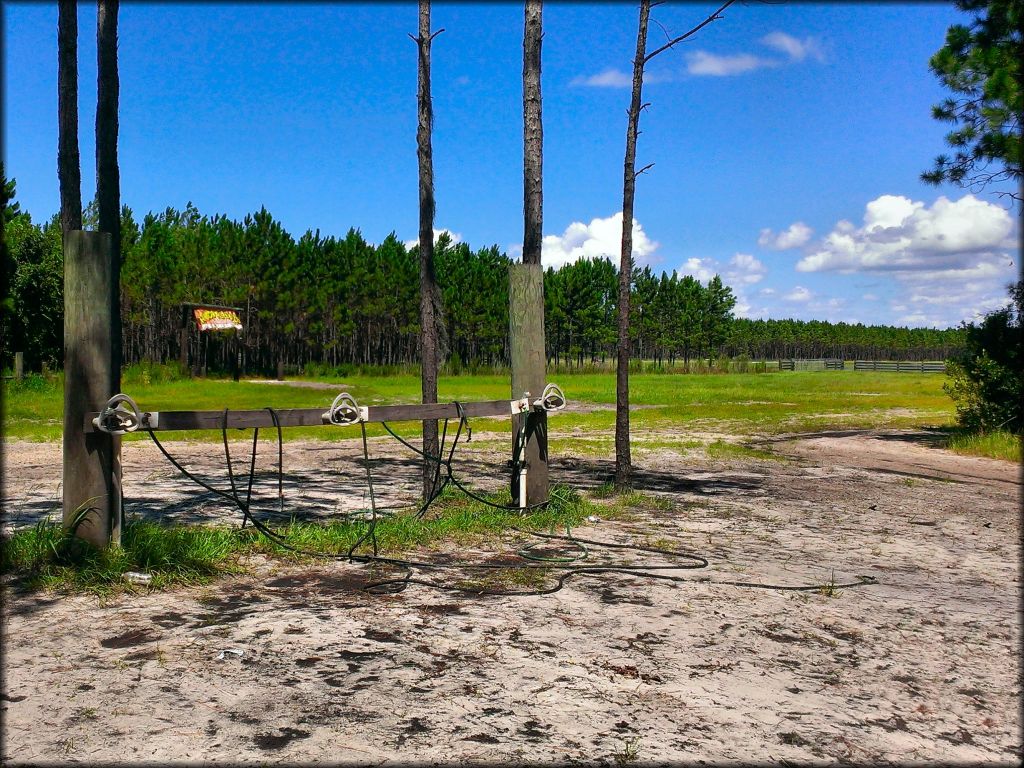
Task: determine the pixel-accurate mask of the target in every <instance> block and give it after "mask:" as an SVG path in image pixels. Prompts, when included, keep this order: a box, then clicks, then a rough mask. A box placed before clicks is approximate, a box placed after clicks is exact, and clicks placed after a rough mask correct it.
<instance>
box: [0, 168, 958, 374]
mask: <svg viewBox="0 0 1024 768" xmlns="http://www.w3.org/2000/svg"><path fill="white" fill-rule="evenodd" d="M6 186H7V187H8V188H9V189H8V190H5V195H4V196H5V198H6V199H7V201H8V202H7V203H5V206H4V224H5V227H4V245H5V252H6V255H5V258H4V271H5V274H4V277H5V284H6V285H7V288H8V290H7V295H6V296H5V298H4V302H3V328H2V331H3V333H2V337H3V349H2V357H3V364H4V365H5V366H9V365H10V364H11V360H12V358H13V353H14V352H15V351H23V352H25V356H26V359H25V362H26V365H27V366H28V367H29V368H34V369H36V370H38V368H39V366H40V365H41V364H42V363H47V364H48V365H50V366H54V367H56V366H59V365H60V361H61V359H62V327H63V326H62V323H63V317H62V313H63V296H62V291H63V284H62V278H63V257H62V253H61V227H60V221H59V218H58V217H56V216H55V217H54V218H53V219H51V220H50V221H49V222H47V223H46V224H34V223H32V221H31V218H30V216H29V215H28V214H27V213H23V212H21V211H20V210H19V209H18V208H17V204H16V203H14V202H13V196H14V186H13V182H6ZM96 215H97V214H96V206H95V204H92V205H90V206H89V207H88V208H87V209H86V211H85V214H84V220H83V222H84V226H85V227H86V228H94V227H95V225H96ZM121 256H122V267H121V272H122V275H121V308H122V323H123V354H124V363H125V364H126V365H130V364H134V363H139V362H142V361H152V362H158V363H167V362H170V361H174V360H177V359H179V357H180V348H179V343H180V342H179V339H180V335H179V328H180V324H181V321H182V309H181V307H182V304H185V303H195V304H219V305H228V306H237V307H240V308H242V309H243V310H244V319H245V322H246V329H245V332H244V349H245V359H246V369H247V370H248V371H250V372H254V373H268V374H269V373H272V372H274V371H275V370H276V369H277V365H278V363H279V362H280V363H284V364H285V365H286V366H287V367H289V368H290V369H293V370H294V369H302V368H305V367H307V366H310V365H311V364H313V365H315V366H319V367H321V368H323V367H328V368H330V367H339V366H345V365H385V366H387V365H401V364H415V363H417V362H418V359H419V352H418V336H419V322H420V321H419V256H418V249H417V248H416V247H415V246H414V247H412V248H407V247H406V246H405V244H404V243H403V242H402V241H401V240H399V239H398V238H397V237H396V236H395V235H394V234H393V233H392V234H391V235H389V236H388V237H386V238H385V239H384V241H383V242H381V243H379V244H376V245H374V244H372V243H369V242H367V241H366V240H365V239H364V238H363V237H362V235H361V234H360V232H359V231H358V230H356V229H350V230H349V232H348V233H347V234H346V235H345V236H344V237H343V238H337V237H334V236H326V237H325V236H322V235H321V234H320V232H319V231H307V232H305V233H304V234H303V235H302V236H301V237H299V238H298V239H297V240H296V239H295V238H294V237H293V236H292V235H290V234H289V233H288V232H287V231H286V230H285V228H284V227H283V226H282V224H281V223H280V222H278V221H276V220H275V219H274V218H273V216H271V214H270V213H269V212H268V211H267V210H266V209H265V208H264V209H261V210H260V211H258V212H256V213H254V214H251V215H248V216H246V217H245V218H244V219H243V220H241V221H236V220H233V219H230V218H228V217H226V216H220V215H216V216H212V217H210V216H205V215H202V214H201V213H200V212H199V210H198V209H197V208H196V207H195V206H194V205H192V204H191V203H189V204H188V205H187V206H186V207H185V209H184V210H180V211H179V210H175V209H173V208H168V209H166V210H165V211H163V212H162V213H159V214H153V213H149V214H147V215H146V216H144V217H143V219H142V221H141V222H139V221H136V219H135V217H134V215H133V213H132V211H131V210H130V209H129V208H128V207H127V206H125V207H123V208H122V217H121ZM434 259H435V268H436V271H437V280H438V284H439V286H440V290H441V293H442V306H443V307H444V317H443V323H444V327H445V329H446V332H447V333H446V335H447V338H448V346H449V350H448V359H447V363H448V367H449V369H455V370H459V369H463V368H466V367H475V366H504V365H507V363H508V356H509V349H508V322H509V321H508V268H509V265H510V264H511V263H512V260H511V259H510V258H509V257H508V256H507V255H506V254H504V253H503V252H502V251H501V250H500V249H499V248H498V246H496V245H492V246H490V247H486V248H480V249H477V250H474V249H472V248H471V247H470V246H469V245H467V244H466V243H461V242H459V243H455V242H452V240H451V239H450V238H449V237H448V236H447V235H442V236H441V237H440V238H439V239H438V242H437V243H436V246H435V254H434ZM618 279H619V272H618V269H617V268H616V266H615V265H614V264H613V263H612V261H611V260H610V259H607V258H602V259H593V260H580V261H577V262H574V263H571V264H566V265H564V266H561V267H560V268H558V269H554V268H551V267H549V268H548V269H547V270H546V274H545V278H544V290H545V317H546V319H545V333H546V342H547V352H548V358H549V361H550V362H552V363H554V364H556V365H568V366H583V365H585V364H590V363H600V362H606V363H607V362H609V361H613V360H614V359H615V348H616V338H617V336H616V333H617V330H616V329H617V306H616V305H617V303H618ZM631 301H632V305H633V308H632V313H631V314H632V329H631V341H632V349H633V356H634V357H635V358H641V359H645V360H653V361H654V362H655V363H656V364H668V365H672V364H675V363H677V362H684V363H685V362H689V361H691V360H700V359H708V358H717V357H720V356H727V357H740V356H746V357H748V358H750V359H755V360H772V359H779V358H793V357H795V358H817V357H839V358H845V359H853V358H861V359H878V360H889V359H903V360H934V359H946V358H947V357H950V356H952V355H954V354H956V353H957V352H958V351H959V350H960V349H961V347H962V345H963V331H962V330H961V329H946V330H936V329H928V328H898V327H891V326H882V325H871V326H865V325H861V324H848V323H829V322H825V321H817V320H812V321H802V320H749V319H745V318H735V317H733V312H732V310H733V308H734V307H735V303H736V299H735V296H734V295H733V293H732V290H731V289H730V288H729V287H728V286H726V285H724V284H723V282H722V280H721V279H720V278H719V277H718V276H715V277H714V278H712V279H711V280H709V281H708V282H707V283H706V284H705V283H701V282H700V281H698V280H696V279H694V278H693V277H691V276H689V275H682V276H680V275H677V274H676V273H671V274H668V273H664V272H663V273H661V274H660V275H659V274H657V273H656V272H654V271H653V270H652V269H651V267H649V266H645V267H643V268H642V269H634V270H633V274H632V291H631ZM206 335H207V336H209V334H206ZM213 338H214V337H211V339H213ZM192 339H193V340H192V344H193V345H197V344H198V334H192ZM211 348H212V349H213V350H214V351H215V354H214V355H213V357H216V356H217V355H219V365H220V367H221V368H222V369H225V370H226V369H228V368H229V367H230V364H229V361H228V355H229V353H230V346H229V345H228V344H226V343H218V342H217V341H216V340H215V339H214V341H213V344H212V347H211ZM192 352H193V357H194V355H195V354H196V353H197V350H196V349H193V351H192ZM210 363H211V366H212V367H214V368H216V367H218V360H217V359H212V358H211V360H210Z"/></svg>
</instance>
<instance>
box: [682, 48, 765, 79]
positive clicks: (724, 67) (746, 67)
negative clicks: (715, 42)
mask: <svg viewBox="0 0 1024 768" xmlns="http://www.w3.org/2000/svg"><path fill="white" fill-rule="evenodd" d="M778 65H779V62H778V61H776V60H775V59H765V58H762V57H761V56H754V55H753V54H750V53H736V54H732V55H731V56H719V55H718V54H715V53H708V52H707V51H694V52H693V53H688V54H686V71H687V72H689V73H690V74H691V75H711V76H712V77H728V76H730V75H741V74H743V73H744V72H752V71H753V70H755V69H762V68H764V67H777V66H778Z"/></svg>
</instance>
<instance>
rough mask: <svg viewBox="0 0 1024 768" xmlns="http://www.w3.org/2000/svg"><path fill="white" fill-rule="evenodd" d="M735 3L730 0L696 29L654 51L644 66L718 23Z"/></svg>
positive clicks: (648, 56) (646, 58) (647, 56)
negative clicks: (712, 23) (727, 9)
mask: <svg viewBox="0 0 1024 768" xmlns="http://www.w3.org/2000/svg"><path fill="white" fill-rule="evenodd" d="M735 2H736V0H729V1H728V2H727V3H725V4H724V5H723V6H722V7H721V8H719V9H718V10H717V11H715V12H714V13H712V14H711V15H710V16H708V17H707V18H706V19H704V21H702V22H701V23H700V24H698V25H697V26H696V27H694V28H693V29H691V30H690V31H689V32H687V33H686V34H683V35H680V36H679V37H676V38H674V39H672V40H669V41H668V42H667V43H665V44H664V45H663V46H661V48H658V49H656V50H654V51H652V52H651V53H649V54H647V55H646V56H645V57H644V64H646V63H647V62H648V61H650V60H651V59H653V58H654V57H655V56H657V55H658V54H659V53H663V52H664V51H667V50H668V49H669V48H673V47H675V46H676V45H678V44H679V43H681V42H683V40H686V39H687V38H688V37H693V35H695V34H697V33H698V32H700V31H701V30H702V29H704V27H706V26H707V25H708V24H710V23H711V22H713V21H718V20H719V19H720V18H722V16H721V14H722V11H724V10H725V9H726V8H728V7H729V6H730V5H732V4H733V3H735Z"/></svg>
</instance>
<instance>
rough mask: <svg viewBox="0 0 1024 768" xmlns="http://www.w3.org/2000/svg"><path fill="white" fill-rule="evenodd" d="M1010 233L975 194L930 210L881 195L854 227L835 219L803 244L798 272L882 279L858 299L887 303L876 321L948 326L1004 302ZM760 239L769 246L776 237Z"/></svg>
mask: <svg viewBox="0 0 1024 768" xmlns="http://www.w3.org/2000/svg"><path fill="white" fill-rule="evenodd" d="M1016 230H1017V224H1016V222H1015V220H1014V218H1013V217H1012V216H1011V214H1010V212H1008V211H1007V210H1005V209H1004V208H1001V207H1000V206H998V205H993V204H991V203H987V202H985V201H983V200H979V199H978V198H976V197H974V196H973V195H965V196H963V197H961V198H960V199H959V200H949V199H947V198H946V197H939V198H938V199H936V200H935V202H934V203H932V204H930V205H929V204H928V203H925V202H921V201H915V200H911V199H910V198H908V197H904V196H900V195H881V196H879V197H877V198H876V199H874V200H872V201H870V202H869V203H867V205H865V207H864V214H863V217H862V223H861V224H860V225H859V226H858V225H856V224H854V223H852V222H850V221H848V220H845V219H844V220H840V221H838V222H837V223H836V225H835V226H834V227H833V229H832V231H831V232H829V233H828V234H827V235H826V236H825V237H824V238H822V239H821V240H820V241H817V242H814V243H809V244H808V245H806V246H805V247H804V251H803V257H802V258H801V259H800V260H799V261H798V262H797V264H796V269H797V271H798V272H834V273H839V274H854V273H861V274H874V275H884V277H885V280H886V281H887V289H886V290H884V291H879V290H875V291H874V292H872V293H867V294H865V295H864V296H863V297H862V301H865V302H878V304H876V305H875V306H879V304H881V305H882V306H885V305H888V319H885V320H883V319H882V318H881V317H879V318H878V320H879V321H882V322H895V323H897V324H900V325H918V326H932V327H939V328H946V327H951V326H955V325H957V324H959V323H960V322H961V321H963V320H974V319H977V318H978V317H980V316H981V315H982V314H984V313H985V312H987V311H991V310H992V309H996V308H998V307H1001V306H1004V305H1005V303H1006V301H1007V299H1006V285H1007V284H1008V283H1010V282H1012V281H1013V280H1014V279H1015V278H1016V267H1015V265H1014V259H1015V256H1014V254H1015V252H1016V249H1017V243H1016V239H1015V238H1016ZM783 234H785V233H783ZM762 235H763V239H764V240H765V241H766V242H768V243H769V244H771V243H774V242H775V239H776V238H777V236H776V235H774V234H772V233H771V232H770V231H767V233H766V231H762ZM873 287H874V286H872V288H873ZM883 295H884V303H883ZM791 296H792V294H791ZM815 305H816V302H809V303H806V304H805V306H807V307H808V308H809V309H813V308H814V306H815ZM822 306H823V308H825V307H824V305H822ZM850 308H851V309H852V308H853V305H852V304H851V305H850Z"/></svg>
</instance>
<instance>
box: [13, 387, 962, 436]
mask: <svg viewBox="0 0 1024 768" xmlns="http://www.w3.org/2000/svg"><path fill="white" fill-rule="evenodd" d="M155 370H156V369H154V371H151V372H150V373H149V374H148V375H147V374H145V372H144V371H143V370H142V369H139V370H133V371H132V375H131V376H128V375H127V372H126V375H125V383H124V386H123V389H124V390H125V391H126V392H127V393H128V394H130V395H131V396H132V397H133V398H134V399H135V400H136V402H138V403H139V406H140V407H141V408H143V409H144V410H150V411H156V410H213V411H219V410H223V409H224V408H230V409H232V410H243V409H261V408H265V407H267V406H270V407H274V408H323V409H324V410H326V409H327V408H328V407H329V406H330V403H331V401H332V400H333V399H334V396H335V395H336V394H337V392H340V391H342V390H346V391H348V392H349V393H351V394H352V395H353V396H354V397H355V398H356V400H357V401H358V402H359V403H360V404H361V405H384V404H393V403H415V402H419V399H420V382H419V377H418V376H417V375H415V374H411V373H405V374H396V375H391V376H384V377H373V376H365V375H353V376H348V377H344V378H341V377H325V378H322V379H319V380H318V381H321V382H325V383H329V384H331V385H334V386H336V389H325V390H319V389H310V388H308V387H299V386H287V385H281V384H275V383H270V382H255V383H254V382H247V381H241V382H233V381H229V380H216V379H205V380H201V381H200V380H190V379H179V378H175V376H174V375H173V373H171V374H165V373H159V374H158V373H156V372H155ZM549 378H551V379H552V380H554V381H559V382H560V383H561V384H562V386H563V389H564V390H565V393H566V396H567V397H568V398H569V401H570V403H582V404H588V405H591V406H597V408H596V409H593V408H592V409H591V410H589V411H587V412H563V413H557V414H553V415H552V416H551V419H550V425H551V426H550V429H551V436H552V438H553V439H557V438H559V437H560V436H561V435H566V434H568V433H569V432H570V430H580V431H582V432H584V433H601V434H603V435H611V433H612V431H613V430H614V424H615V413H614V405H615V375H614V373H611V372H609V373H585V374H575V375H565V376H558V377H556V376H550V377H549ZM944 380H945V377H943V376H940V375H935V374H914V373H884V372H865V371H806V372H802V371H797V372H785V373H772V374H742V373H736V374H728V375H722V374H709V375H700V374H685V375H682V374H668V373H638V374H634V375H633V376H631V377H630V385H631V386H630V402H631V406H632V408H633V410H632V413H631V424H632V430H633V432H634V434H636V435H641V434H642V433H643V431H645V430H658V431H681V430H686V429H690V430H693V431H716V432H726V433H729V434H737V435H742V434H778V433H782V432H809V431H817V430H824V429H840V428H859V427H862V428H882V427H915V426H925V425H928V426H941V425H952V424H953V421H954V416H955V414H954V408H953V402H952V400H950V399H949V397H948V396H947V395H946V394H945V393H944V392H943V391H942V383H943V381H944ZM62 389H63V385H62V378H61V376H59V375H57V376H52V377H50V378H49V379H43V378H42V377H30V379H26V381H25V382H20V383H19V382H5V383H4V403H5V410H6V413H5V415H4V423H3V436H4V437H5V438H7V439H22V440H57V439H59V438H60V434H61V419H62V413H63V402H62V400H63V396H62ZM510 394H511V393H510V387H509V380H508V377H507V376H505V375H495V374H488V375H475V376H465V375H463V376H442V377H441V379H440V382H439V395H438V399H439V400H440V401H441V402H448V401H451V400H462V401H474V400H500V399H505V398H508V397H510ZM473 424H474V425H477V426H478V427H479V428H486V429H494V430H506V429H509V421H508V419H504V418H494V419H473ZM484 425H486V427H485V426H484ZM393 426H394V428H395V429H396V431H398V432H399V434H401V435H403V436H404V437H416V436H418V435H419V431H420V426H419V423H418V422H402V423H399V424H396V425H393ZM367 431H368V434H369V435H370V436H380V435H384V434H386V433H385V432H384V430H383V428H382V427H381V426H380V425H377V424H371V425H368V427H367ZM284 437H285V439H286V440H295V439H319V440H350V439H353V440H354V439H358V437H359V430H358V429H357V428H355V427H337V428H328V427H295V428H288V429H286V430H285V431H284ZM186 438H187V439H189V440H204V441H217V440H220V432H219V431H218V430H207V431H203V432H167V433H163V434H162V435H161V439H163V440H181V439H186ZM126 439H127V440H140V439H142V440H144V439H146V437H145V436H144V435H141V434H134V435H128V436H126ZM594 447H595V449H597V448H598V446H594Z"/></svg>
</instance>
